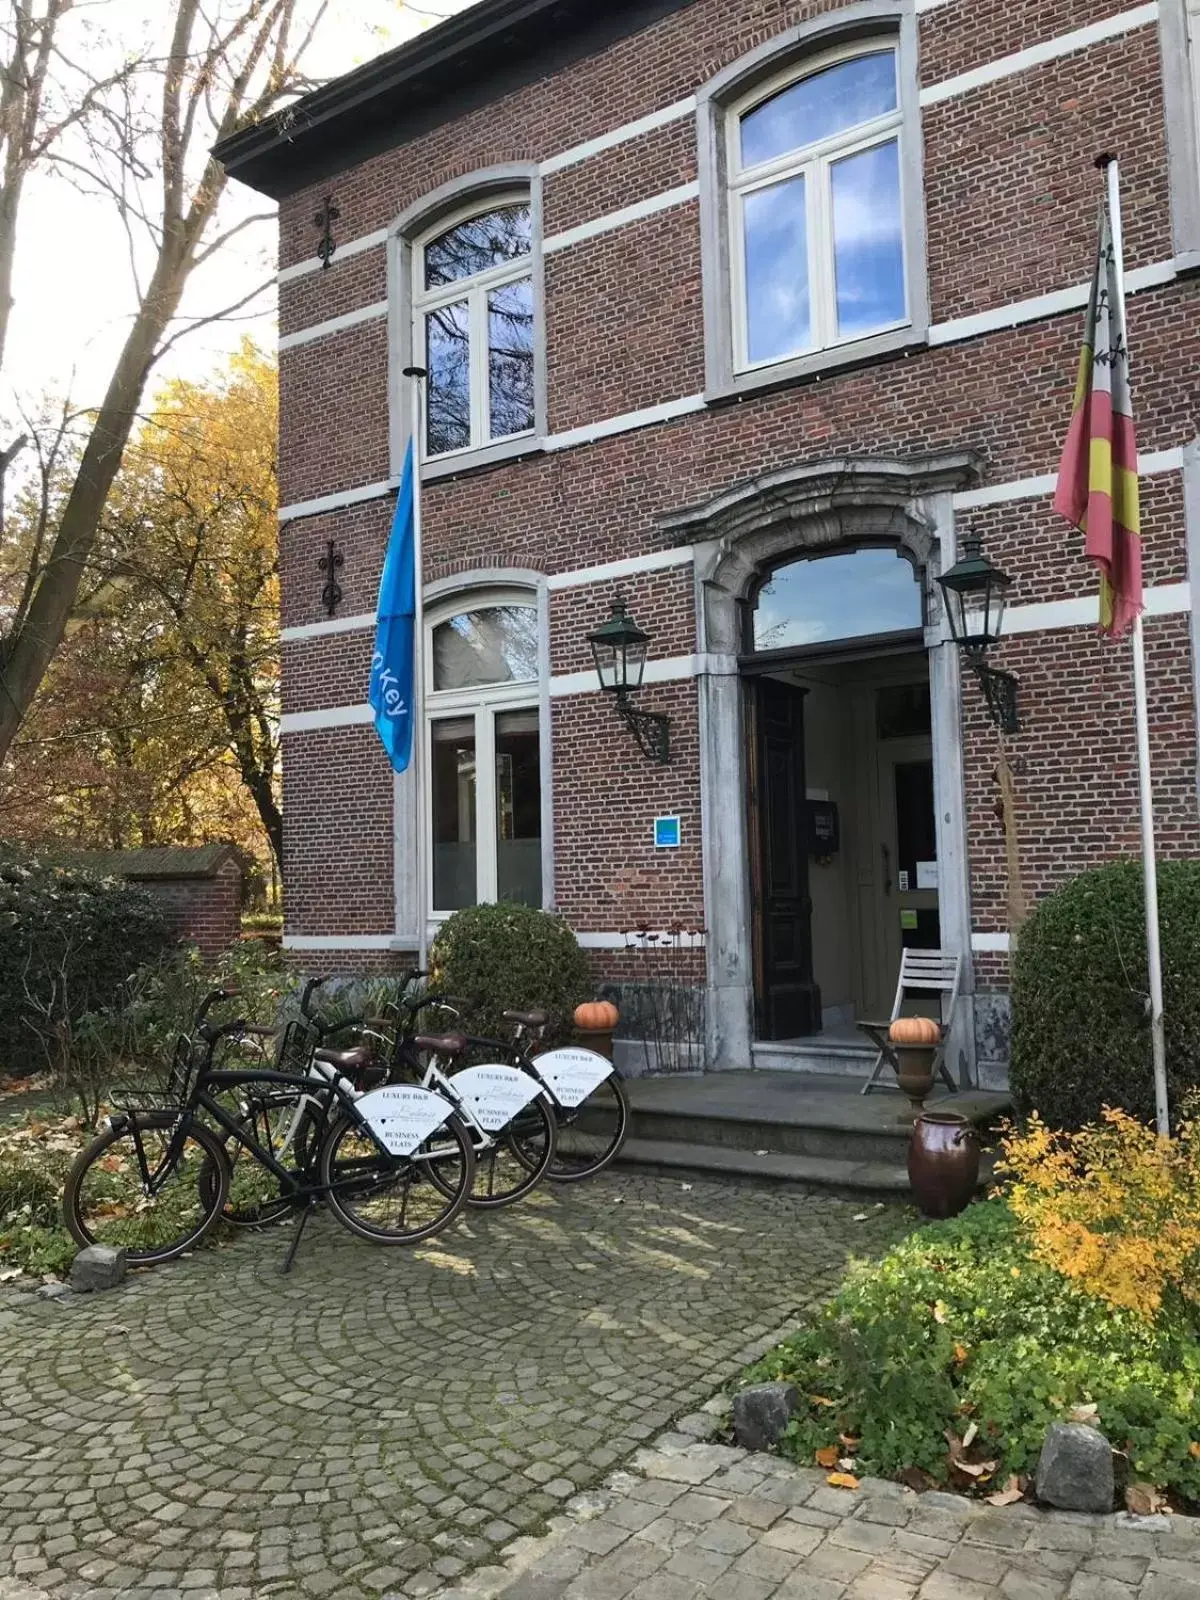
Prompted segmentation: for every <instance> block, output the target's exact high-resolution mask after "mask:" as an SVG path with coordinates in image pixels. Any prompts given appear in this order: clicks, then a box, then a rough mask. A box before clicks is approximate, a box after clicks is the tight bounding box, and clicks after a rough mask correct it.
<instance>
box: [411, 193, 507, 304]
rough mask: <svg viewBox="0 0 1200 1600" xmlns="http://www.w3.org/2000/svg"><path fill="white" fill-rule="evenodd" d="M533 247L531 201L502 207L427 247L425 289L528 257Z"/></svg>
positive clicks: (442, 236)
mask: <svg viewBox="0 0 1200 1600" xmlns="http://www.w3.org/2000/svg"><path fill="white" fill-rule="evenodd" d="M532 248H533V226H532V222H531V213H530V209H529V204H528V202H527V201H526V202H524V203H518V204H516V205H511V206H500V207H498V208H497V209H496V210H495V211H489V212H487V213H485V215H483V216H482V217H472V218H471V219H470V220H469V221H468V222H460V223H459V225H458V227H456V228H451V229H449V231H448V232H446V233H443V234H442V235H441V237H440V238H437V239H434V240H433V241H432V242H431V243H430V244H427V245H426V246H425V287H426V288H427V289H436V288H439V287H440V286H441V285H442V284H446V283H458V282H459V281H460V280H461V279H463V278H473V277H474V276H475V274H476V273H478V272H488V271H490V270H491V268H492V267H501V266H503V265H504V263H505V262H506V261H517V260H519V259H520V257H521V256H527V255H528V254H529V252H530V251H531V250H532Z"/></svg>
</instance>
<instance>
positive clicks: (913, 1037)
mask: <svg viewBox="0 0 1200 1600" xmlns="http://www.w3.org/2000/svg"><path fill="white" fill-rule="evenodd" d="M941 1037H942V1030H941V1026H940V1025H939V1024H938V1023H936V1022H935V1021H934V1020H933V1018H932V1017H897V1018H896V1020H895V1022H893V1023H892V1025H891V1027H890V1028H889V1029H888V1038H889V1039H890V1040H891V1041H892V1043H893V1044H937V1042H938V1040H939V1039H940V1038H941Z"/></svg>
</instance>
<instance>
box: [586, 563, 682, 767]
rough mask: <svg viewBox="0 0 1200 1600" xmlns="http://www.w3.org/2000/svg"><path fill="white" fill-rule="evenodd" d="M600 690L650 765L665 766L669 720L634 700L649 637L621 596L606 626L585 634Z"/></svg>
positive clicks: (640, 680)
mask: <svg viewBox="0 0 1200 1600" xmlns="http://www.w3.org/2000/svg"><path fill="white" fill-rule="evenodd" d="M587 637H588V644H589V645H590V646H591V648H592V659H593V660H594V661H595V663H596V675H597V677H598V678H599V680H600V688H601V689H602V690H603V692H604V693H605V694H611V695H612V696H613V703H614V705H615V706H616V710H617V715H618V716H619V717H620V719H621V721H622V722H623V723H624V724H625V726H626V727H627V728H628V729H629V731H630V733H632V735H633V737H634V738H635V739H636V741H637V746H638V749H639V750H640V751H641V752H642V754H643V755H644V756H645V757H646V758H647V759H648V760H650V761H656V762H658V764H659V765H660V766H666V765H667V763H668V762H669V761H670V759H671V719H670V718H669V717H665V716H663V715H662V714H661V713H660V712H657V711H643V710H641V708H640V707H638V706H636V705H634V703H633V696H634V695H635V694H636V693H637V692H638V690H639V689H640V688H641V687H642V677H643V675H644V673H645V671H646V653H647V651H648V649H649V646H650V635H649V634H648V633H646V632H645V631H644V630H643V629H642V628H639V627H638V625H637V623H636V622H635V621H634V620H633V618H632V617H631V616H630V615H629V610H628V607H627V606H626V604H625V597H624V596H623V595H620V594H618V595H615V596H614V597H613V602H612V611H611V614H610V615H609V618H608V621H607V622H602V623H601V624H600V626H599V627H598V628H597V629H596V630H595V632H593V633H589V634H588V636H587Z"/></svg>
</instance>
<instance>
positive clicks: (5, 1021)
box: [0, 851, 168, 1076]
mask: <svg viewBox="0 0 1200 1600" xmlns="http://www.w3.org/2000/svg"><path fill="white" fill-rule="evenodd" d="M167 942H168V932H167V927H166V924H165V922H164V920H163V917H162V914H161V913H160V912H159V910H158V908H157V907H156V906H155V905H154V903H153V901H152V900H151V899H150V897H149V896H148V895H147V894H146V893H145V892H144V891H143V890H141V889H136V888H132V887H131V886H130V885H129V884H127V883H124V882H122V881H121V880H120V879H117V878H102V877H98V876H95V875H94V874H92V873H89V872H84V871H80V870H78V869H77V868H72V867H62V866H54V865H51V864H49V863H47V862H43V861H40V860H38V859H37V858H36V857H30V856H20V855H17V854H15V853H13V852H11V851H6V852H5V854H4V856H3V859H0V994H3V995H4V997H5V1004H4V1005H3V1006H2V1007H0V1073H6V1072H7V1073H13V1074H16V1075H18V1076H21V1075H23V1074H25V1073H26V1072H28V1071H29V1070H30V1069H31V1067H33V1068H35V1069H36V1068H37V1067H40V1066H45V1065H51V1066H58V1065H59V1064H60V1063H59V1062H58V1060H57V1054H58V1053H60V1052H61V1046H62V1044H63V1043H64V1042H65V1040H66V1038H67V1037H68V1036H69V1028H70V1024H71V1023H73V1022H75V1021H77V1020H78V1019H79V1018H80V1017H82V1016H84V1015H85V1014H86V1013H87V1012H90V1011H92V1012H94V1011H103V1010H105V1009H107V1008H108V1007H110V1006H113V1005H118V1004H120V1003H121V1001H122V999H123V997H124V994H125V989H126V985H127V984H128V982H129V980H130V978H131V976H132V975H133V973H134V972H135V971H136V970H137V968H138V967H139V966H140V965H141V964H142V963H143V962H145V961H150V960H151V959H153V958H154V957H155V956H158V955H160V954H161V952H162V949H163V946H164V944H166V943H167Z"/></svg>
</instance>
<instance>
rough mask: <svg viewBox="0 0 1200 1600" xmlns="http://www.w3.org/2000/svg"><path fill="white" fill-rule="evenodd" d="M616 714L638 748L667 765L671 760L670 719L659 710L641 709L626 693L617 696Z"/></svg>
mask: <svg viewBox="0 0 1200 1600" xmlns="http://www.w3.org/2000/svg"><path fill="white" fill-rule="evenodd" d="M617 715H618V716H619V717H620V719H621V721H622V722H623V723H624V724H625V726H626V727H627V728H628V729H629V731H630V733H631V734H632V735H633V737H634V738H635V739H636V740H637V744H638V749H639V750H640V751H641V752H642V754H643V755H644V756H646V757H648V759H649V760H651V761H657V762H658V764H659V765H660V766H664V767H665V766H667V765H668V764H669V763H670V760H671V719H670V717H664V716H663V715H662V713H661V712H659V711H642V710H640V709H639V708H638V707H637V706H635V705H634V704H633V703H632V701H631V700H630V698H629V696H628V695H627V694H619V695H618V696H617Z"/></svg>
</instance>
